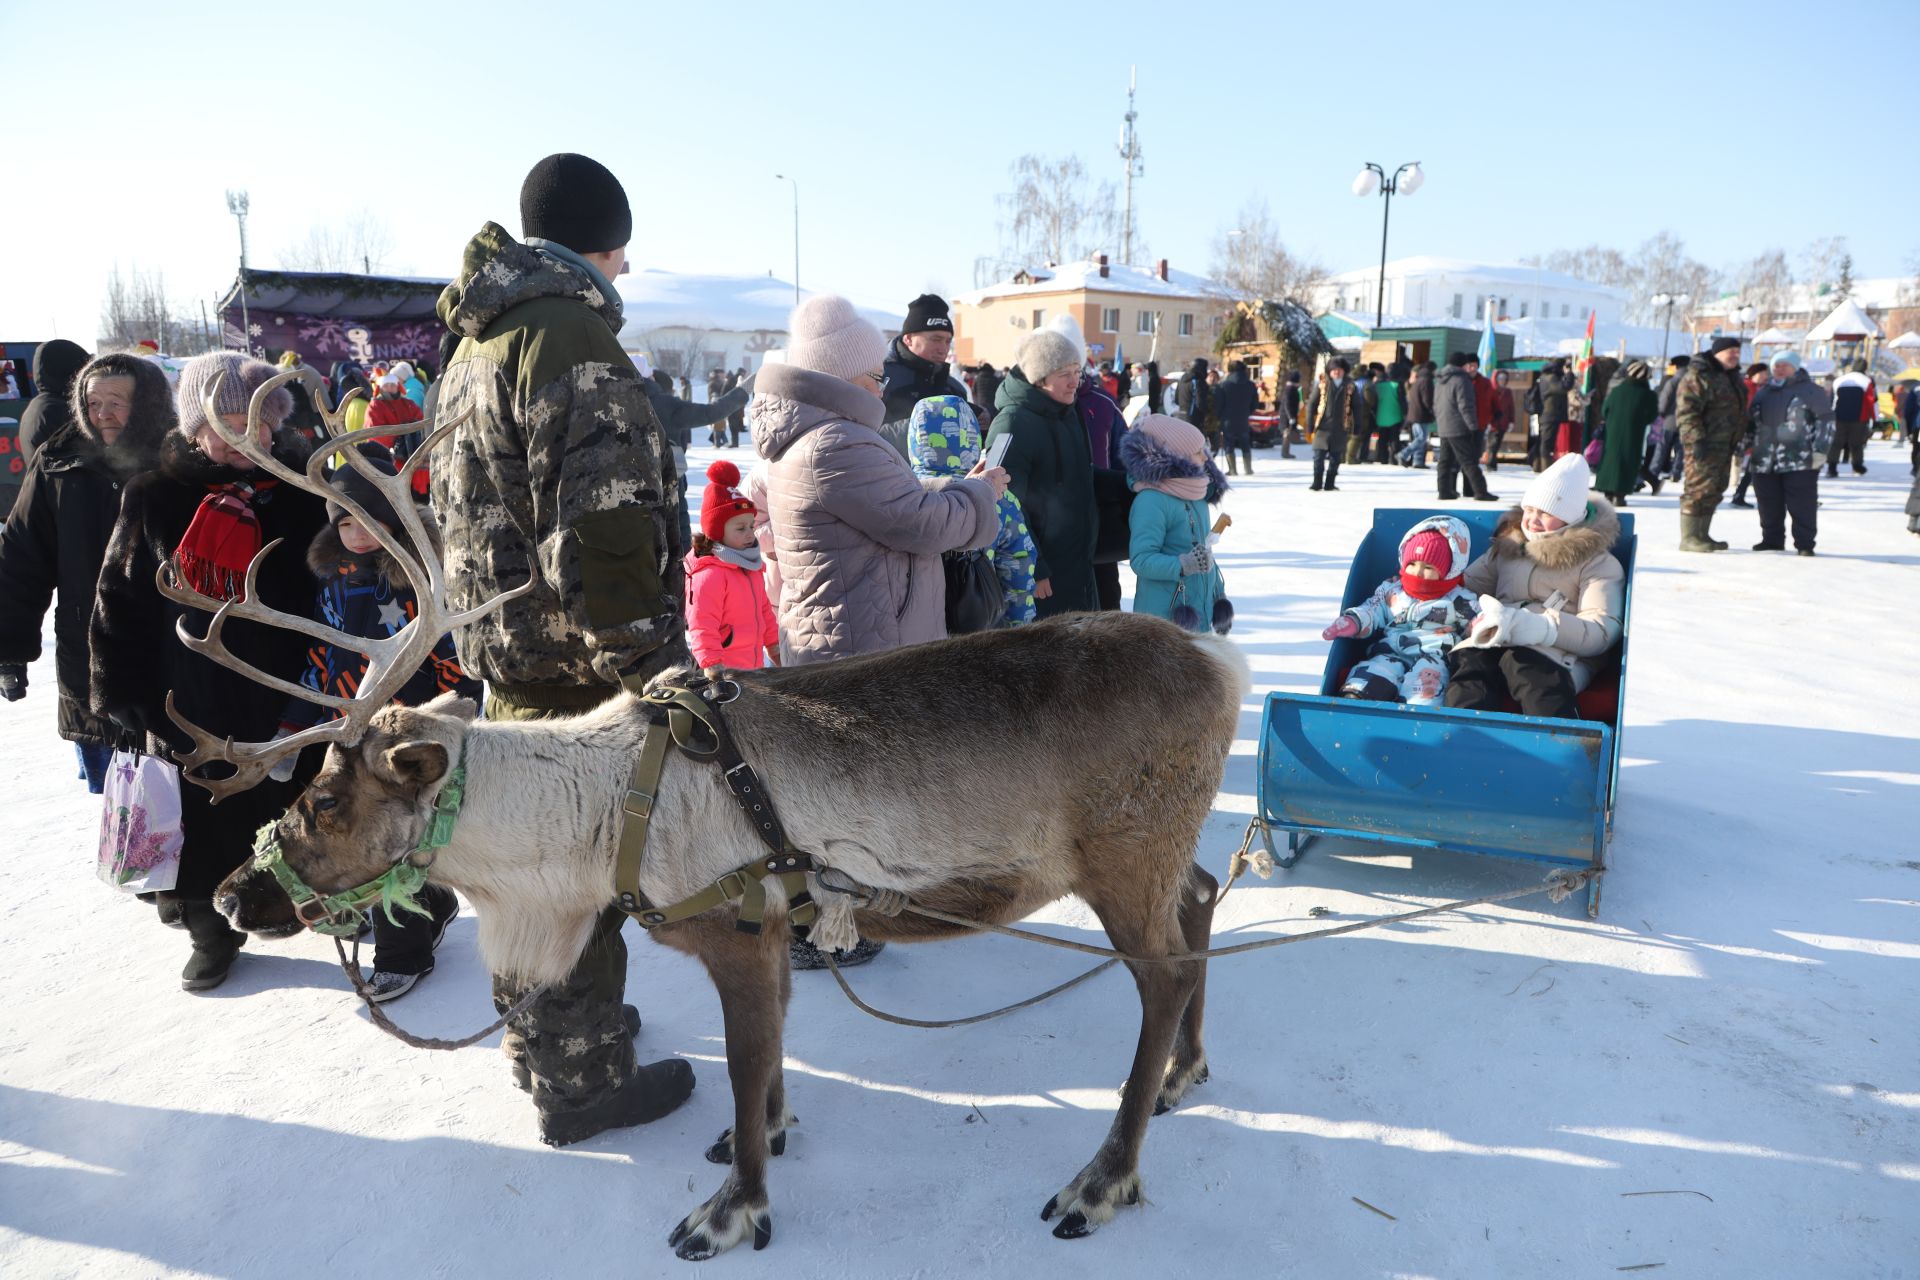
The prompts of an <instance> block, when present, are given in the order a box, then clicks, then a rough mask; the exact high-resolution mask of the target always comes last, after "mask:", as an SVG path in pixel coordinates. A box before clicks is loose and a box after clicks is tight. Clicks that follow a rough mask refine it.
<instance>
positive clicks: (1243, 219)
mask: <svg viewBox="0 0 1920 1280" xmlns="http://www.w3.org/2000/svg"><path fill="white" fill-rule="evenodd" d="M1208 274H1209V275H1210V276H1212V277H1213V281H1214V283H1215V284H1217V285H1219V286H1220V287H1221V289H1222V291H1223V292H1224V293H1225V294H1226V296H1227V297H1230V298H1232V299H1233V300H1234V301H1236V302H1258V301H1262V300H1264V301H1269V302H1281V301H1284V300H1287V299H1298V298H1303V297H1305V296H1306V294H1307V292H1308V290H1310V289H1311V288H1312V287H1313V286H1314V285H1316V284H1318V283H1319V282H1320V281H1321V280H1322V279H1324V278H1325V277H1326V274H1327V273H1326V269H1325V268H1324V267H1322V266H1321V265H1320V264H1319V263H1317V262H1312V261H1309V260H1307V259H1305V258H1298V257H1295V256H1294V255H1293V254H1292V253H1290V252H1288V251H1287V247H1286V245H1284V244H1283V243H1281V240H1280V229H1279V228H1278V227H1277V226H1276V225H1275V224H1274V221H1273V214H1272V211H1271V210H1269V209H1268V208H1267V202H1266V201H1265V200H1250V201H1248V202H1247V203H1246V204H1244V205H1242V206H1241V207H1240V214H1239V217H1238V218H1236V219H1235V221H1234V225H1233V226H1232V227H1222V228H1221V229H1220V230H1219V231H1217V232H1215V233H1214V237H1213V245H1212V261H1211V264H1210V266H1209V267H1208Z"/></svg>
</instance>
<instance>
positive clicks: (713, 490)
mask: <svg viewBox="0 0 1920 1280" xmlns="http://www.w3.org/2000/svg"><path fill="white" fill-rule="evenodd" d="M758 513H759V508H758V507H756V506H754V505H753V503H751V502H749V501H748V500H747V495H746V494H744V493H741V492H740V468H738V467H736V466H734V465H733V464H732V463H731V462H728V461H727V460H726V459H724V458H723V459H721V460H720V461H719V462H716V463H713V464H712V465H711V466H709V467H708V468H707V492H706V495H705V496H704V497H702V498H701V499H700V532H702V533H704V534H706V535H707V536H708V537H709V538H712V539H713V540H714V541H715V542H719V541H722V540H723V539H724V538H725V537H726V532H727V521H729V520H731V519H733V518H734V517H735V516H741V515H746V516H750V515H757V514H758Z"/></svg>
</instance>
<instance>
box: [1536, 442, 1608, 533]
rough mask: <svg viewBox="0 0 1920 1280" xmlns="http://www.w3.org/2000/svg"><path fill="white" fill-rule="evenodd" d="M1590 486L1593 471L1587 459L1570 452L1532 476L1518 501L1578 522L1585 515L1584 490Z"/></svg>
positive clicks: (1549, 513)
mask: <svg viewBox="0 0 1920 1280" xmlns="http://www.w3.org/2000/svg"><path fill="white" fill-rule="evenodd" d="M1592 487H1593V471H1592V469H1591V468H1589V467H1588V466H1587V460H1586V459H1585V458H1584V457H1582V456H1581V455H1580V454H1578V453H1569V454H1565V455H1563V456H1562V457H1561V459H1560V460H1559V461H1558V462H1556V463H1554V464H1553V465H1552V466H1550V467H1548V468H1547V469H1546V470H1545V471H1542V472H1541V473H1540V474H1539V475H1537V476H1535V477H1534V478H1533V483H1532V484H1530V485H1528V486H1527V491H1526V492H1525V493H1523V494H1521V495H1520V503H1521V505H1522V506H1527V507H1537V508H1539V509H1540V510H1542V511H1544V512H1546V513H1547V514H1548V515H1553V516H1558V517H1560V519H1562V520H1564V521H1566V522H1567V523H1568V524H1579V523H1580V522H1581V521H1582V520H1584V519H1586V518H1587V501H1588V499H1587V491H1588V490H1589V489H1591V488H1592Z"/></svg>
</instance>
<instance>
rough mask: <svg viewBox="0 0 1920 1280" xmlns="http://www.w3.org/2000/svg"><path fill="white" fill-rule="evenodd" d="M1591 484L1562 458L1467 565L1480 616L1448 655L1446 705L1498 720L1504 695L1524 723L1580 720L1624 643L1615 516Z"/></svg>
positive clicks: (1573, 462) (1583, 467) (1570, 458)
mask: <svg viewBox="0 0 1920 1280" xmlns="http://www.w3.org/2000/svg"><path fill="white" fill-rule="evenodd" d="M1592 483H1593V473H1592V471H1591V470H1590V469H1589V468H1588V466H1587V460H1586V459H1585V458H1584V457H1582V456H1581V455H1580V454H1578V453H1569V454H1566V455H1565V456H1563V457H1561V458H1560V460H1559V461H1557V462H1555V463H1554V464H1553V465H1552V466H1550V467H1548V468H1547V469H1546V470H1545V471H1543V472H1541V473H1540V474H1539V475H1538V476H1536V477H1535V478H1534V481H1533V483H1532V484H1530V485H1528V486H1527V491H1526V494H1525V495H1524V496H1523V497H1522V498H1521V505H1520V506H1519V507H1518V508H1517V509H1515V510H1512V511H1509V512H1508V513H1507V514H1506V515H1504V516H1502V517H1501V519H1500V523H1499V525H1498V526H1497V527H1496V528H1495V529H1494V534H1493V545H1492V546H1491V547H1489V548H1488V550H1487V552H1486V554H1485V555H1483V556H1481V557H1480V558H1479V559H1478V560H1475V561H1474V562H1473V563H1472V564H1470V565H1468V566H1467V573H1466V579H1465V582H1464V585H1465V587H1466V588H1467V590H1469V591H1473V592H1477V593H1478V594H1479V596H1480V616H1479V617H1478V618H1476V619H1475V620H1474V623H1473V629H1472V631H1471V632H1470V633H1469V634H1468V636H1467V638H1466V639H1465V640H1462V641H1460V642H1459V643H1458V644H1456V645H1455V646H1454V648H1453V652H1452V653H1451V654H1449V655H1448V660H1447V666H1448V684H1447V693H1446V705H1448V706H1450V707H1468V708H1471V709H1473V710H1477V711H1499V710H1501V709H1502V707H1503V705H1504V700H1505V699H1506V698H1507V697H1509V696H1510V697H1512V698H1513V700H1514V701H1515V702H1517V703H1519V704H1520V711H1521V713H1522V714H1523V715H1529V716H1553V717H1557V718H1560V719H1577V718H1578V717H1579V712H1578V709H1577V708H1576V705H1575V701H1574V700H1575V698H1576V697H1577V696H1578V695H1579V693H1580V691H1581V690H1583V689H1585V688H1586V687H1587V686H1588V685H1589V684H1590V683H1592V681H1593V674H1594V664H1595V660H1596V659H1598V658H1600V657H1601V656H1602V655H1604V654H1605V653H1606V652H1607V651H1608V650H1610V649H1612V648H1613V647H1614V645H1616V644H1618V643H1619V642H1620V633H1621V628H1622V625H1623V623H1622V619H1621V608H1622V602H1623V599H1624V596H1625V583H1626V571H1625V570H1624V569H1623V568H1622V567H1621V564H1620V561H1619V560H1617V559H1615V558H1614V555H1613V544H1614V542H1615V540H1616V539H1618V538H1619V536H1620V517H1619V516H1617V515H1615V514H1614V510H1613V506H1612V504H1610V503H1609V502H1608V501H1607V500H1606V499H1605V498H1603V497H1601V496H1600V495H1599V494H1597V493H1592V492H1590V491H1589V487H1590V486H1591V485H1592Z"/></svg>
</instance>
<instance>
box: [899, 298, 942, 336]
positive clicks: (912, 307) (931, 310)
mask: <svg viewBox="0 0 1920 1280" xmlns="http://www.w3.org/2000/svg"><path fill="white" fill-rule="evenodd" d="M929 329H938V330H939V331H940V332H941V333H952V332H953V317H952V316H951V315H950V314H949V313H948V311H947V300H946V299H945V298H942V297H939V296H938V295H936V294H931V293H923V294H921V295H920V296H919V297H917V298H915V299H914V300H913V301H912V302H909V303H908V304H907V327H906V328H904V329H902V330H901V331H900V332H901V333H903V334H905V333H925V332H926V331H927V330H929Z"/></svg>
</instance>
